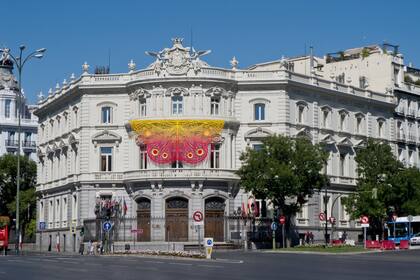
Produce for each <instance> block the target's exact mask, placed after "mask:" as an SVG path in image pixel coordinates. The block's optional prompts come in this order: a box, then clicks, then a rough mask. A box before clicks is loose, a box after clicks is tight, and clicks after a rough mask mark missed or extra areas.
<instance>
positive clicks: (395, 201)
mask: <svg viewBox="0 0 420 280" xmlns="http://www.w3.org/2000/svg"><path fill="white" fill-rule="evenodd" d="M355 160H356V162H357V172H358V174H359V178H358V182H357V186H356V192H354V193H353V194H351V195H349V197H348V198H347V199H345V200H344V204H345V206H346V209H347V211H348V212H349V213H350V215H351V217H352V218H353V219H356V220H358V219H359V218H360V217H361V216H363V215H367V216H368V217H369V220H370V227H371V228H370V232H371V234H372V235H376V234H382V228H383V227H382V225H383V223H384V222H385V221H386V220H387V219H388V216H389V215H391V214H394V213H395V214H397V215H399V216H405V215H408V214H411V215H415V214H420V211H419V210H420V206H419V202H420V172H419V171H418V170H417V169H415V168H405V167H404V166H403V164H402V163H401V162H399V161H398V160H397V159H396V158H395V156H394V154H393V153H392V150H391V147H390V146H389V145H388V144H382V143H379V142H375V141H373V140H369V141H368V143H367V145H366V147H365V148H363V149H360V150H358V152H357V155H356V158H355Z"/></svg>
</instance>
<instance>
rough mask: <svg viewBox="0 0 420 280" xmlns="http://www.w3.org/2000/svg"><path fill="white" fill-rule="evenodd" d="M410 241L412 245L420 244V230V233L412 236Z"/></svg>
mask: <svg viewBox="0 0 420 280" xmlns="http://www.w3.org/2000/svg"><path fill="white" fill-rule="evenodd" d="M410 243H411V244H412V245H414V244H420V232H419V233H416V234H415V235H414V236H413V237H411V239H410Z"/></svg>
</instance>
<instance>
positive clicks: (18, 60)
mask: <svg viewBox="0 0 420 280" xmlns="http://www.w3.org/2000/svg"><path fill="white" fill-rule="evenodd" d="M25 48H26V47H25V46H24V45H20V46H19V56H17V57H15V56H13V55H12V54H11V53H10V49H8V48H3V49H0V53H1V54H2V59H3V62H4V61H6V60H9V59H12V60H13V62H14V63H15V65H16V68H17V70H18V88H19V93H18V98H17V110H16V112H17V116H18V152H17V174H16V244H15V247H16V254H19V241H20V225H19V192H20V150H21V142H20V136H21V135H20V134H21V131H22V127H21V123H20V122H21V117H22V108H21V107H22V69H23V66H24V65H25V64H26V62H27V61H28V60H30V59H31V58H38V59H40V58H42V57H43V56H44V52H45V51H46V50H47V49H46V48H42V49H38V50H36V51H33V52H31V53H30V54H29V55H27V56H26V57H22V55H23V51H24V50H25Z"/></svg>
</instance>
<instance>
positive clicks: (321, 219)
mask: <svg viewBox="0 0 420 280" xmlns="http://www.w3.org/2000/svg"><path fill="white" fill-rule="evenodd" d="M318 217H319V220H320V221H325V213H319V215H318Z"/></svg>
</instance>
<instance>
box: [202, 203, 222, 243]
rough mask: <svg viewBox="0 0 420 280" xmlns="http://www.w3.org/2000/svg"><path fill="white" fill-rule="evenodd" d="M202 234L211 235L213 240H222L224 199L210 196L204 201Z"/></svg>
mask: <svg viewBox="0 0 420 280" xmlns="http://www.w3.org/2000/svg"><path fill="white" fill-rule="evenodd" d="M205 210H206V212H205V218H204V234H205V237H213V240H214V241H218V242H223V241H224V226H225V221H224V214H225V200H224V199H223V198H220V197H211V198H208V199H206V202H205Z"/></svg>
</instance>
